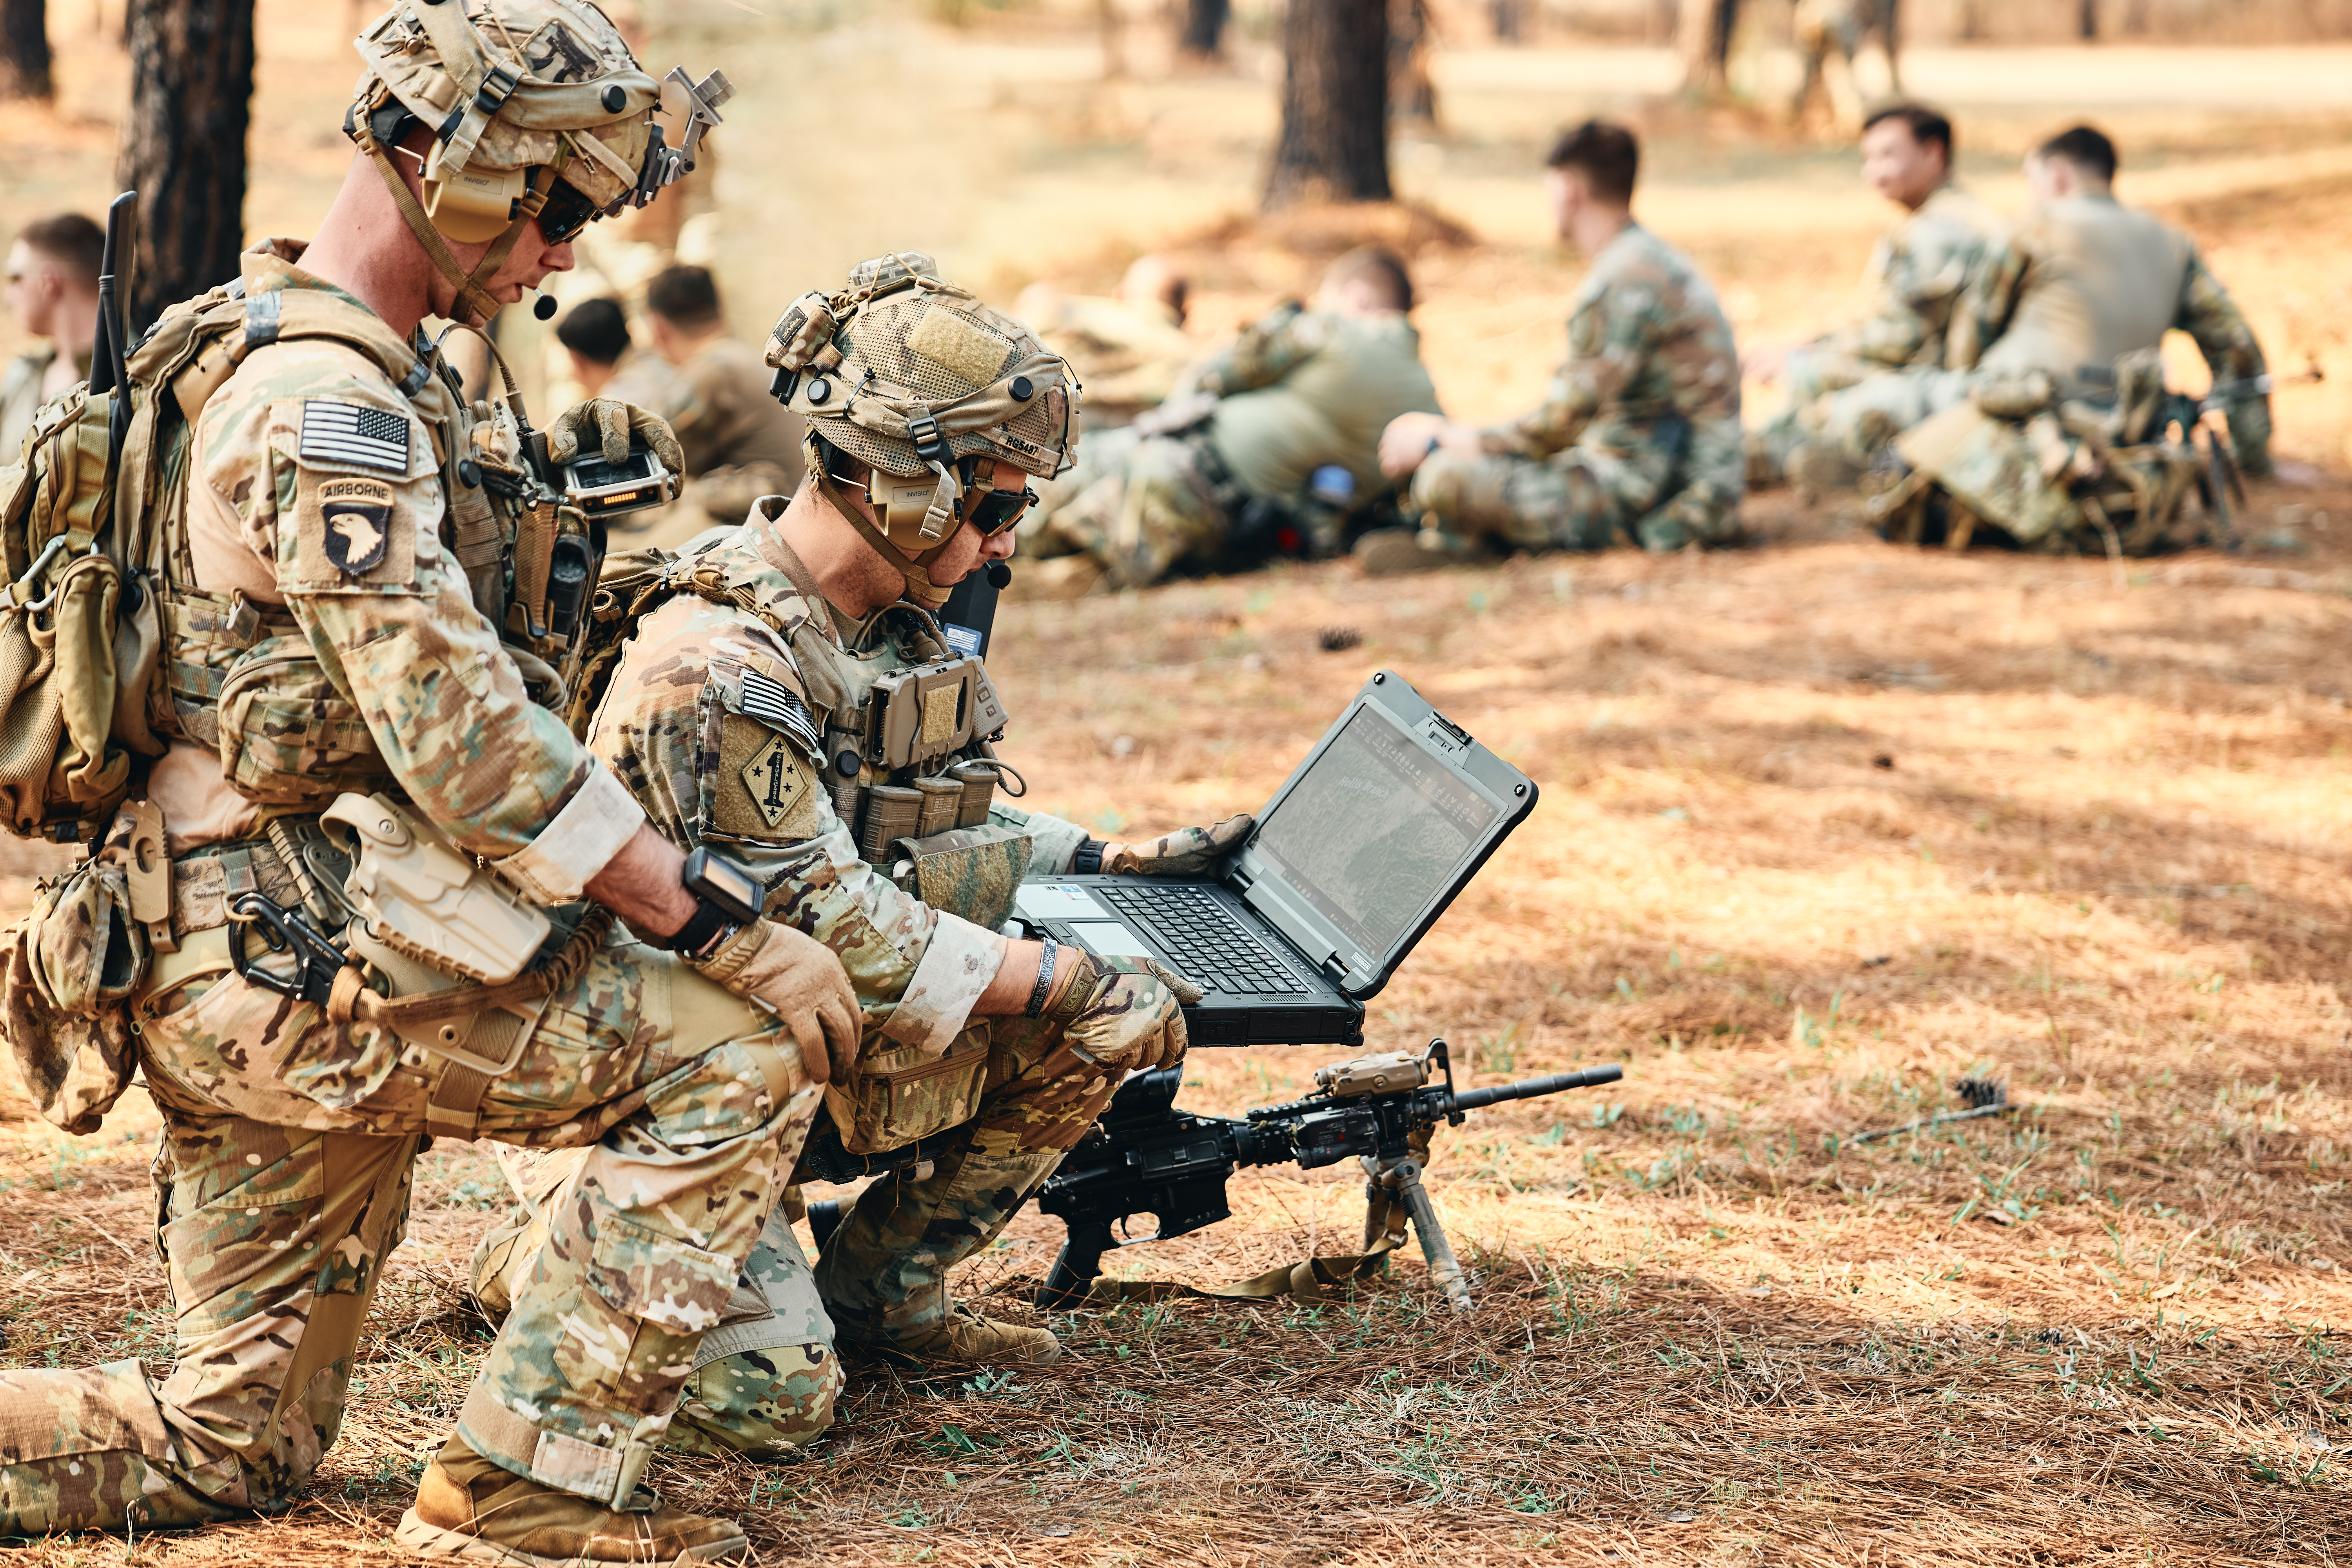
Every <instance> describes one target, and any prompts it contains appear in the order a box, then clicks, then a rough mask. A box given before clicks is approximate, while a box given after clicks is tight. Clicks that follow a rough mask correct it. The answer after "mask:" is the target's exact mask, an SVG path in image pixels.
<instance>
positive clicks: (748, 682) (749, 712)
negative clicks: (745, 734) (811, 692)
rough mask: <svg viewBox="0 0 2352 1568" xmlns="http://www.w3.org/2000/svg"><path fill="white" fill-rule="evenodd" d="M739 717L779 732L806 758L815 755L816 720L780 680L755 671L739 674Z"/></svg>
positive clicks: (795, 693) (797, 694)
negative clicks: (798, 747) (740, 680)
mask: <svg viewBox="0 0 2352 1568" xmlns="http://www.w3.org/2000/svg"><path fill="white" fill-rule="evenodd" d="M743 717H745V718H746V719H755V720H757V721H760V722H761V723H762V724H765V725H766V726H767V727H768V728H769V729H771V730H775V731H781V732H782V734H783V735H784V736H785V737H787V738H788V739H790V740H792V741H794V742H798V743H799V745H800V748H801V750H802V751H803V752H807V753H808V754H809V755H810V756H812V757H813V756H814V755H816V753H817V745H818V742H819V740H820V737H819V736H818V734H817V732H816V717H815V715H814V714H812V713H811V712H810V711H809V710H808V705H807V704H806V703H804V702H803V701H802V700H800V694H799V693H798V692H796V691H794V690H793V689H792V688H791V687H789V686H786V685H785V684H784V683H783V682H782V681H781V680H771V679H768V678H767V677H766V676H764V675H761V673H760V672H759V671H758V670H755V669H747V670H745V671H744V672H743Z"/></svg>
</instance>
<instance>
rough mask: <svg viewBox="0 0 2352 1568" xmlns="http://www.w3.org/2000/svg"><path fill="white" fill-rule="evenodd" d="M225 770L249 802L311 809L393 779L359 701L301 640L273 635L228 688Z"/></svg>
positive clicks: (235, 671) (239, 667)
mask: <svg viewBox="0 0 2352 1568" xmlns="http://www.w3.org/2000/svg"><path fill="white" fill-rule="evenodd" d="M220 759H221V772H222V773H223V774H224V775H225V776H226V778H227V779H228V782H229V784H231V785H232V786H233V787H235V789H236V792H237V793H238V794H240V795H244V796H245V797H246V798H247V800H254V801H259V802H261V803H262V804H264V805H310V804H312V803H315V802H318V801H322V800H329V799H331V798H333V797H334V796H336V795H341V794H342V793H344V792H345V791H347V790H353V789H364V788H367V787H368V786H370V785H372V784H383V783H385V782H386V781H388V780H389V779H390V778H391V776H392V771H391V769H389V768H387V767H386V766H385V765H384V762H383V753H382V752H378V751H377V750H376V745H375V737H374V736H373V735H371V734H369V733H368V727H367V721H365V720H363V719H362V718H361V717H360V710H359V704H357V703H355V702H353V701H352V700H351V699H350V698H348V697H346V696H344V695H343V694H342V693H341V691H339V690H337V689H336V688H335V683H334V682H333V681H332V680H330V679H328V678H327V670H326V667H325V666H324V665H321V664H320V662H319V658H318V655H316V654H315V653H313V652H312V651H311V649H310V642H309V640H308V639H307V638H305V637H300V636H299V635H295V636H285V637H264V638H262V639H261V640H260V641H259V642H257V643H256V644H254V645H253V647H252V648H251V649H249V650H248V651H247V653H246V654H245V656H244V657H243V658H239V659H238V660H237V661H236V663H235V664H234V665H232V666H230V667H229V670H228V674H227V675H226V677H225V678H224V679H222V681H221V689H220Z"/></svg>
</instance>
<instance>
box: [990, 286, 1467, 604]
mask: <svg viewBox="0 0 2352 1568" xmlns="http://www.w3.org/2000/svg"><path fill="white" fill-rule="evenodd" d="M1420 343H1421V335H1420V333H1418V332H1417V331H1414V330H1413V327H1412V323H1411V322H1410V321H1407V320H1406V319H1405V317H1404V316H1403V314H1402V312H1398V311H1385V312H1382V313H1381V314H1378V315H1373V316H1347V315H1339V314H1334V313H1329V312H1325V311H1319V310H1301V309H1300V308H1299V307H1298V306H1297V305H1286V306H1284V307H1283V308H1281V309H1280V310H1276V311H1274V312H1272V313H1271V314H1269V315H1267V316H1265V317H1263V318H1261V319H1259V320H1258V321H1255V322H1253V323H1251V325H1249V326H1248V327H1246V328H1244V330H1243V331H1242V334H1241V337H1240V339H1239V340H1238V341H1236V342H1234V344H1233V346H1232V347H1230V348H1228V349H1226V350H1224V351H1223V353H1219V354H1217V355H1215V356H1214V357H1213V358H1212V359H1211V360H1209V361H1208V362H1207V363H1205V364H1204V365H1203V366H1202V368H1201V369H1200V370H1199V371H1198V372H1197V373H1196V374H1194V375H1193V376H1192V377H1191V378H1190V380H1191V383H1192V384H1191V385H1190V386H1188V387H1186V388H1183V389H1181V390H1180V393H1179V395H1178V396H1177V397H1175V398H1173V399H1171V401H1170V402H1169V403H1168V404H1166V405H1162V407H1161V408H1160V409H1159V410H1157V411H1155V412H1154V413H1152V414H1150V415H1146V416H1144V417H1143V418H1141V419H1139V420H1138V421H1137V422H1136V423H1135V424H1133V425H1131V426H1126V427H1125V428H1123V429H1118V430H1097V431H1090V432H1088V433H1087V436H1086V437H1085V438H1084V439H1082V440H1081V441H1080V442H1079V443H1078V460H1077V465H1076V467H1075V468H1072V469H1071V470H1070V471H1069V472H1068V473H1066V474H1064V475H1063V476H1062V477H1061V478H1059V479H1055V481H1054V482H1053V483H1051V484H1049V485H1045V486H1043V487H1041V488H1040V489H1039V492H1038V494H1039V500H1038V504H1037V507H1036V510H1034V512H1033V513H1032V514H1031V515H1030V517H1029V518H1028V520H1027V521H1024V523H1023V524H1022V525H1021V534H1022V542H1021V547H1022V551H1023V552H1024V553H1025V554H1030V555H1066V554H1075V553H1078V552H1084V553H1087V554H1089V555H1092V556H1093V557H1094V558H1095V559H1096V560H1097V561H1098V562H1099V563H1101V564H1102V566H1103V568H1104V571H1105V574H1106V575H1107V577H1108V580H1109V581H1110V583H1111V584H1112V585H1113V586H1117V587H1140V586H1142V585H1144V584H1149V583H1155V582H1158V581H1159V580H1160V578H1162V577H1164V576H1166V575H1167V574H1169V573H1170V572H1171V570H1174V569H1175V568H1177V567H1178V566H1179V565H1184V566H1190V567H1192V568H1193V569H1195V570H1213V569H1218V568H1231V567H1234V566H1245V565H1253V564H1255V563H1256V562H1257V560H1259V559H1261V558H1263V557H1264V556H1265V555H1266V554H1269V553H1272V551H1273V547H1272V545H1271V542H1269V541H1264V540H1260V539H1257V538H1256V537H1255V532H1253V536H1252V537H1250V538H1248V539H1243V538H1239V537H1237V536H1236V524H1237V522H1239V521H1242V514H1243V513H1244V509H1245V508H1247V507H1249V506H1250V504H1251V503H1252V502H1254V501H1255V502H1260V503H1266V502H1271V503H1274V505H1275V507H1276V509H1277V511H1278V514H1279V515H1280V517H1281V519H1282V521H1285V522H1287V523H1288V524H1289V525H1290V526H1291V527H1292V528H1293V529H1294V530H1296V531H1297V533H1298V535H1299V539H1298V545H1297V548H1299V549H1301V550H1304V551H1307V552H1312V553H1317V554H1328V553H1331V552H1335V551H1337V550H1338V549H1339V546H1340V544H1341V543H1342V542H1343V541H1342V540H1341V538H1340V529H1341V520H1342V515H1343V514H1344V513H1345V512H1346V511H1347V510H1352V509H1353V508H1355V507H1357V506H1360V505H1362V504H1364V503H1367V502H1369V501H1370V500H1372V499H1373V498H1374V497H1376V496H1378V495H1380V494H1381V492H1383V491H1384V490H1386V489H1388V481H1387V480H1386V479H1384V478H1382V477H1381V468H1380V438H1381V431H1382V430H1385V429H1386V428H1388V425H1389V421H1391V419H1394V418H1395V417H1396V416H1399V415H1401V414H1409V413H1415V412H1420V413H1429V414H1434V413H1436V412H1438V405H1437V389H1436V387H1435V386H1434V385H1433V384H1432V383H1431V381H1430V379H1429V373H1428V371H1426V370H1425V369H1423V366H1422V363H1421V358H1420ZM1327 467H1337V468H1342V469H1344V470H1346V472H1347V474H1348V477H1349V478H1348V487H1347V490H1346V493H1345V494H1344V495H1340V496H1337V497H1334V498H1325V497H1322V496H1318V495H1317V494H1315V493H1312V492H1310V489H1309V480H1310V479H1312V478H1313V477H1314V475H1315V473H1316V471H1317V470H1318V469H1320V468H1327ZM1269 531H1270V530H1269Z"/></svg>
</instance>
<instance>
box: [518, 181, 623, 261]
mask: <svg viewBox="0 0 2352 1568" xmlns="http://www.w3.org/2000/svg"><path fill="white" fill-rule="evenodd" d="M534 174H536V171H534ZM622 199H623V200H624V201H625V200H626V199H627V198H626V197H623V198H622ZM619 205H620V203H619V202H615V203H614V204H613V207H617V206H619ZM613 207H601V206H598V205H596V204H595V203H594V202H593V201H590V200H589V199H588V198H587V196H585V195H583V194H581V191H580V188H579V187H578V186H576V185H574V184H572V183H571V182H570V181H569V180H565V179H562V178H558V179H557V180H556V182H555V189H553V190H551V191H550V192H549V193H548V194H547V202H546V205H543V206H541V208H540V209H539V227H540V232H541V233H542V234H544V235H546V236H547V243H548V244H550V245H562V243H563V242H564V241H565V240H567V239H570V238H572V237H573V236H575V235H577V234H578V233H579V232H580V231H581V230H582V229H583V228H586V227H587V226H589V225H590V224H592V223H594V222H595V221H596V220H597V219H598V218H600V217H605V216H610V214H611V212H612V210H613Z"/></svg>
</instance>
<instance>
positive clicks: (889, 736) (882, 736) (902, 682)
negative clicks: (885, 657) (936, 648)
mask: <svg viewBox="0 0 2352 1568" xmlns="http://www.w3.org/2000/svg"><path fill="white" fill-rule="evenodd" d="M981 683H982V676H981V668H980V660H978V659H976V658H943V659H937V660H934V661H933V662H931V663H929V664H919V665H916V666H914V667H913V668H908V669H894V670H892V671H891V672H890V673H889V674H887V675H885V676H883V677H882V678H881V679H879V680H877V681H876V682H875V683H874V696H873V698H872V700H870V701H869V702H868V703H867V705H866V714H867V723H868V724H869V725H870V726H871V729H870V731H869V732H868V735H867V741H866V755H867V756H869V757H871V758H872V759H873V760H874V761H875V762H876V763H879V764H880V765H881V766H882V767H883V768H885V769H887V770H888V771H889V772H891V773H897V772H898V771H899V770H900V769H902V768H911V767H916V766H918V765H920V764H923V763H935V762H937V761H938V760H940V758H942V757H945V756H947V755H948V754H949V753H950V752H957V751H961V749H962V748H963V747H964V746H965V745H967V744H969V743H970V742H971V739H972V737H973V735H974V734H975V733H980V734H985V733H987V732H988V731H975V730H974V728H973V724H974V721H976V720H978V719H979V718H980V716H981V713H980V709H981V704H980V700H979V699H980V689H981Z"/></svg>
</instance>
